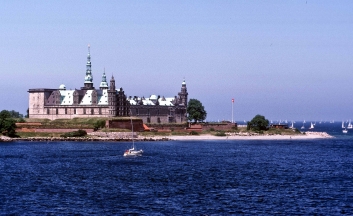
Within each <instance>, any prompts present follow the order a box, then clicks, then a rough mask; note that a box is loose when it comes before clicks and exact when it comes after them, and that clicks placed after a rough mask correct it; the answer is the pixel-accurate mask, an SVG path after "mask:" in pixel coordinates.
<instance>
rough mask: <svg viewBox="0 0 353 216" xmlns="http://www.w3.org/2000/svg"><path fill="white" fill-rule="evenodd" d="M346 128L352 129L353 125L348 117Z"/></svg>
mask: <svg viewBox="0 0 353 216" xmlns="http://www.w3.org/2000/svg"><path fill="white" fill-rule="evenodd" d="M347 129H353V125H352V123H351V120H350V119H349V123H348V126H347Z"/></svg>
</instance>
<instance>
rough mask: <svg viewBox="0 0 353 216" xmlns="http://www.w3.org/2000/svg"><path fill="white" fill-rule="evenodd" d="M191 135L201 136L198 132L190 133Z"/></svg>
mask: <svg viewBox="0 0 353 216" xmlns="http://www.w3.org/2000/svg"><path fill="white" fill-rule="evenodd" d="M190 135H199V133H198V132H196V131H190Z"/></svg>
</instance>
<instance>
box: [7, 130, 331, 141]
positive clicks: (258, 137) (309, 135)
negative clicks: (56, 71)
mask: <svg viewBox="0 0 353 216" xmlns="http://www.w3.org/2000/svg"><path fill="white" fill-rule="evenodd" d="M331 138H334V136H331V135H329V134H328V133H326V132H306V133H305V134H298V135H259V134H256V135H254V134H227V136H214V135H211V134H201V135H183V136H176V135H172V136H158V135H156V136H137V137H135V138H134V141H136V142H143V141H187V140H194V141H196V140H200V141H205V140H303V139H304V140H307V139H331ZM0 141H1V142H11V141H28V142H33V141H42V142H49V141H75V142H78V141H81V142H101V141H103V142H131V141H132V139H131V136H130V137H128V136H125V137H115V136H107V137H100V136H95V135H94V134H91V135H90V137H66V138H63V137H28V138H9V137H5V136H1V137H0Z"/></svg>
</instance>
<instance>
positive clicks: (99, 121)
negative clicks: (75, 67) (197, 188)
mask: <svg viewBox="0 0 353 216" xmlns="http://www.w3.org/2000/svg"><path fill="white" fill-rule="evenodd" d="M109 119H112V118H109ZM114 119H124V120H126V119H130V117H119V118H114ZM106 120H108V118H73V119H56V120H52V121H51V120H49V119H26V122H37V123H41V125H39V126H38V125H37V126H24V127H26V128H28V129H31V128H32V129H33V128H43V129H48V128H52V129H94V128H96V129H98V130H99V131H103V132H129V131H130V130H127V129H107V128H105V121H106ZM162 126H163V127H164V128H168V129H172V130H170V131H160V132H158V131H150V132H139V135H141V136H146V137H151V136H152V137H153V136H173V135H175V136H180V135H182V136H184V135H201V134H210V135H215V136H226V134H227V133H235V134H245V133H248V134H252V135H298V134H300V131H298V130H296V131H295V130H292V129H269V130H267V131H258V132H256V131H252V130H249V131H248V130H246V128H243V127H239V128H238V129H230V130H215V129H213V128H211V129H209V130H204V131H202V132H195V131H183V130H173V129H174V128H176V127H177V125H176V124H165V125H162ZM179 126H180V127H181V128H183V127H185V125H184V124H183V125H179ZM17 134H18V135H19V136H20V137H23V138H25V137H60V135H62V134H64V133H52V132H18V133H17Z"/></svg>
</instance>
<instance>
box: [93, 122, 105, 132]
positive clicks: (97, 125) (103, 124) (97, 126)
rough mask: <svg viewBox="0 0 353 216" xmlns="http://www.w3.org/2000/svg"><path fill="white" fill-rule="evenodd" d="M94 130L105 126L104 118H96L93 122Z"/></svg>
mask: <svg viewBox="0 0 353 216" xmlns="http://www.w3.org/2000/svg"><path fill="white" fill-rule="evenodd" d="M93 127H94V130H95V131H96V130H98V129H99V128H104V127H105V120H97V121H96V122H95V123H94V124H93Z"/></svg>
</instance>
